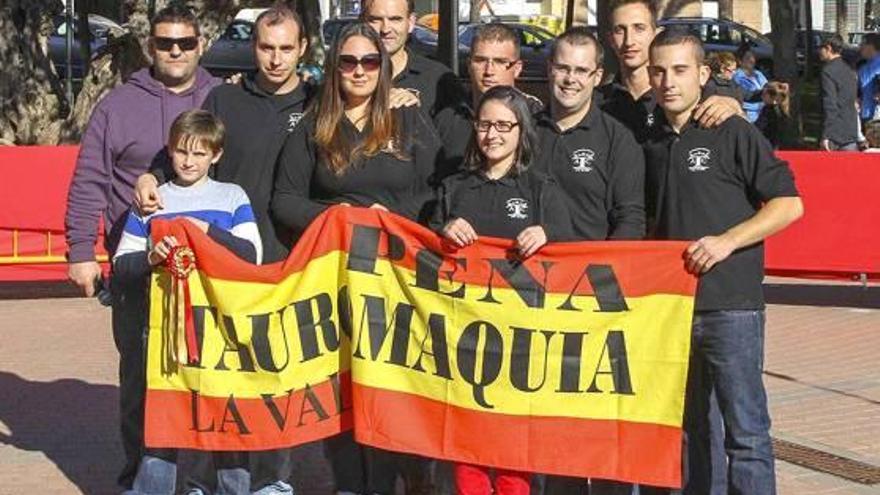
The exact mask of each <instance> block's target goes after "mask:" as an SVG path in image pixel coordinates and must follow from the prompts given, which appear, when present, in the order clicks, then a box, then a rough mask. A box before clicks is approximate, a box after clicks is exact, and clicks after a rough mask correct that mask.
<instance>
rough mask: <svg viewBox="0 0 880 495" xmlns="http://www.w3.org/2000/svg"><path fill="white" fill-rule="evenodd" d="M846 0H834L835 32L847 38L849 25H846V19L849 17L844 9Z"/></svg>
mask: <svg viewBox="0 0 880 495" xmlns="http://www.w3.org/2000/svg"><path fill="white" fill-rule="evenodd" d="M846 3H847V2H846V0H836V1H835V2H834V4H835V7H836V9H835V10H836V11H837V23H836V24H837V33H838V34H840V36H842V37H843V39H849V26H847V22H846V21H847V20H848V19H849V15H848V13H847V9H846Z"/></svg>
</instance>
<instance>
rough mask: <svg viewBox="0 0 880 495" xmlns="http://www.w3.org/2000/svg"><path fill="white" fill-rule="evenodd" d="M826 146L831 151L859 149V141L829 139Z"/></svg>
mask: <svg viewBox="0 0 880 495" xmlns="http://www.w3.org/2000/svg"><path fill="white" fill-rule="evenodd" d="M828 147H829V148H830V149H831V151H859V143H856V142H855V141H853V142H851V143H835V142H834V141H830V140H829V141H828Z"/></svg>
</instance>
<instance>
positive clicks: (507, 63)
mask: <svg viewBox="0 0 880 495" xmlns="http://www.w3.org/2000/svg"><path fill="white" fill-rule="evenodd" d="M516 62H517V61H516V60H507V59H506V58H492V57H482V56H475V57H471V63H472V64H474V65H481V66H483V67H485V66H487V65H491V66H492V68H493V69H494V68H497V67H501V68H503V69H504V70H509V69H510V68H511V67H513V66H514V64H516Z"/></svg>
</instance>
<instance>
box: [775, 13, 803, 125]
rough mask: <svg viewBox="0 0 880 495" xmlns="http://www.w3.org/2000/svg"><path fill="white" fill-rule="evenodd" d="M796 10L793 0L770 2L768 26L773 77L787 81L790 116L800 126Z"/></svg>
mask: <svg viewBox="0 0 880 495" xmlns="http://www.w3.org/2000/svg"><path fill="white" fill-rule="evenodd" d="M796 14H797V11H796V10H795V4H794V0H773V1H772V2H770V27H771V28H772V31H773V64H774V65H773V79H775V80H778V81H783V82H786V83H788V86H789V91H790V93H791V100H790V101H791V117H792V119H793V120H794V122H795V125H796V126H797V127H798V128H800V125H801V118H800V97H799V94H800V87H799V84H798V83H799V80H800V78H799V77H798V71H797V62H796V61H797V57H796V54H795V53H796V52H795V42H796V39H795V26H797V15H796Z"/></svg>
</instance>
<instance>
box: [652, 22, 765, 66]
mask: <svg viewBox="0 0 880 495" xmlns="http://www.w3.org/2000/svg"><path fill="white" fill-rule="evenodd" d="M658 24H659V25H660V26H663V27H666V28H670V27H672V28H680V29H687V30H689V31H691V32H692V33H694V34H695V35H696V36H697V37H699V38H700V39H701V40H703V45H704V47H705V48H706V51H707V52H736V51H737V50H738V49H739V47H740V46H742V45H744V44H747V45H749V46H750V47H751V49H752V52H753V53H754V54H755V58H756V59H757V67H758V70H760V71H761V72H763V73H764V74H765V75H766V76H767V77H771V74H772V73H773V43H772V42H771V41H770V39H769V38H767V37H766V36H764V35H763V34H761V33H759V32H757V31H755V30H754V29H752V28H750V27H748V26H744V25H742V24H740V23H738V22H734V21H731V20H728V19H712V18H708V17H670V18H666V19H661V20H660V21H659V22H658Z"/></svg>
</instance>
